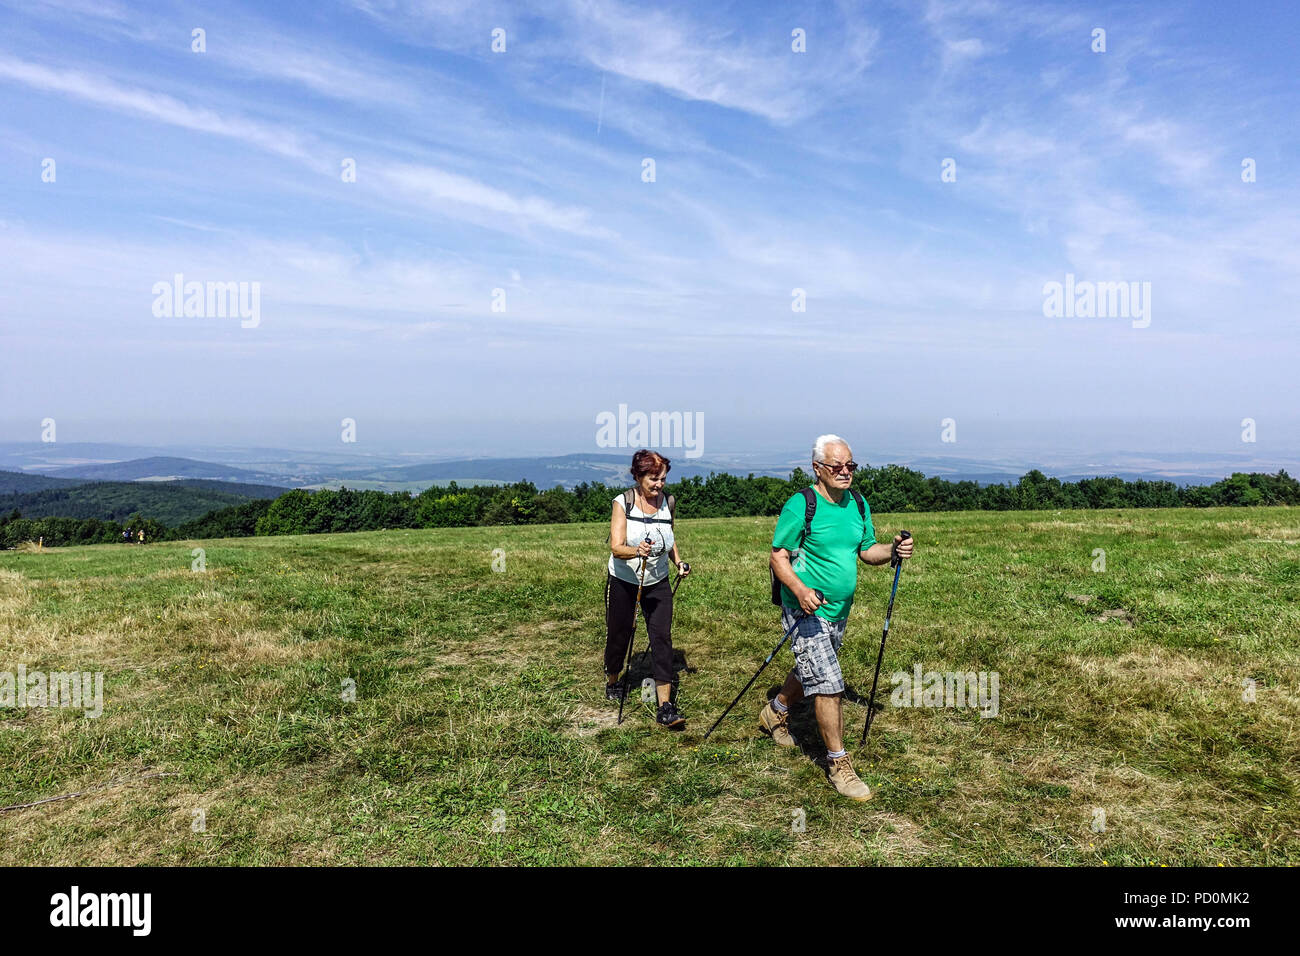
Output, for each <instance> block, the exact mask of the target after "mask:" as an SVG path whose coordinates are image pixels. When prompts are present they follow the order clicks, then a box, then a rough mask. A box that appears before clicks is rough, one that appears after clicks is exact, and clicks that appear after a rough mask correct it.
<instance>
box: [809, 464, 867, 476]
mask: <svg viewBox="0 0 1300 956" xmlns="http://www.w3.org/2000/svg"><path fill="white" fill-rule="evenodd" d="M816 464H818V465H821V466H822V467H823V468H829V469H830V470H831V471H833V472H834V473H835V474H837V475H838V474H839V473H840V472H841V471H847V472H848V473H849V474H850V475H851V474H853V473H854V472H855V471H857V470H858V463H857V462H856V461H850V462H846V463H845V464H843V465H828V464H826V462H824V461H819V462H816Z"/></svg>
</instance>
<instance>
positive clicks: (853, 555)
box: [758, 435, 912, 800]
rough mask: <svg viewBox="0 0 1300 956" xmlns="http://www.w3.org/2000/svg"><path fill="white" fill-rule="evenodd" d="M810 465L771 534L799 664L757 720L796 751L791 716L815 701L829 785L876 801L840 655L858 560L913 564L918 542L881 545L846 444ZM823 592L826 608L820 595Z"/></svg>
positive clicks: (823, 441) (830, 444) (834, 438)
mask: <svg viewBox="0 0 1300 956" xmlns="http://www.w3.org/2000/svg"><path fill="white" fill-rule="evenodd" d="M812 465H813V472H814V474H815V476H816V479H817V481H816V483H815V484H814V485H813V486H812V488H811V489H807V490H805V491H801V492H800V493H799V494H796V495H794V496H793V497H792V498H791V499H790V500H789V501H787V502H786V503H785V507H783V508H782V509H781V516H780V517H779V518H778V519H777V522H776V532H775V533H774V534H773V535H772V557H771V565H772V573H773V574H774V575H775V577H776V580H777V581H779V582H780V585H781V592H780V596H781V625H782V627H783V628H785V629H786V630H789V629H791V628H792V627H794V626H795V621H796V620H798V622H799V625H798V630H797V632H796V636H795V641H794V645H793V650H794V660H795V666H794V668H793V669H792V670H791V671H790V673H789V674H788V675H787V676H786V679H785V686H783V687H782V688H781V692H780V693H779V694H777V695H776V697H775V698H773V699H772V700H771V701H770V702H769V703H768V704H767V706H765V707H764V708H763V710H762V712H761V713H760V714H759V717H758V723H759V727H760V728H761V729H762V730H763V731H764V732H765V733H768V734H770V735H771V736H772V739H773V740H774V741H775V742H776V743H778V744H780V745H781V746H783V747H791V746H793V745H794V738H793V737H791V736H790V729H789V727H788V723H787V718H788V711H789V709H790V707H791V705H792V704H794V703H796V702H797V701H799V700H800V699H801V698H803V697H812V698H813V706H814V709H815V711H816V714H817V726H818V727H819V728H821V733H822V740H823V742H824V743H825V744H826V760H827V765H828V767H827V770H828V774H827V776H828V777H829V780H830V783H831V786H833V787H834V788H835V789H836V790H837V791H838V792H839V793H841V794H843V795H844V796H846V797H848V798H849V799H851V800H870V799H871V789H870V788H869V787H868V786H867V785H866V784H865V783H863V782H862V780H861V779H859V778H858V775H857V774H856V773H855V772H854V771H853V764H852V763H851V762H850V761H849V755H848V752H847V751H846V750H845V749H844V712H843V705H844V675H843V674H841V673H840V662H839V650H840V645H841V642H842V641H843V640H844V627H845V625H846V624H847V623H848V618H849V609H850V608H852V606H853V593H854V591H855V590H856V589H857V585H858V561H859V560H861V561H862V562H863V563H865V564H873V565H885V564H889V562H890V559H891V558H892V557H893V555H894V554H895V553H897V555H898V557H900V558H902V559H907V558H910V557H911V556H912V540H911V539H910V538H909V539H906V540H904V539H903V538H902V536H900V535H896V536H895V537H894V541H893V544H892V545H890V544H879V543H877V542H876V535H875V531H874V530H873V529H872V526H871V509H870V508H869V507H868V506H867V503H866V501H865V500H863V498H862V495H860V494H859V493H858V492H857V491H854V490H852V489H851V487H850V486H851V485H852V483H853V473H854V472H855V471H856V470H857V468H858V463H857V462H855V461H854V460H853V452H852V451H850V449H849V445H848V442H846V441H845V440H844V439H843V438H840V437H839V436H838V435H822V436H821V437H820V438H818V439H817V441H816V443H815V444H814V445H813V456H812ZM792 557H793V563H791V559H792ZM818 590H819V591H821V592H822V595H823V596H824V598H825V601H824V602H822V601H819V600H818V597H817V595H816V593H814V592H815V591H818Z"/></svg>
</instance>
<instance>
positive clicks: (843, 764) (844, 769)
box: [826, 754, 871, 800]
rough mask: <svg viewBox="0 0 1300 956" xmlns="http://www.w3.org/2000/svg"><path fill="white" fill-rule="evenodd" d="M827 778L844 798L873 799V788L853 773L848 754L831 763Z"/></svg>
mask: <svg viewBox="0 0 1300 956" xmlns="http://www.w3.org/2000/svg"><path fill="white" fill-rule="evenodd" d="M826 776H827V778H828V779H829V780H830V782H831V786H832V787H834V788H835V789H836V791H837V792H839V793H840V794H841V795H842V796H845V797H848V798H849V799H850V800H870V799H871V788H870V787H868V786H867V785H866V784H865V783H863V782H862V780H861V779H860V778H859V777H858V775H857V774H856V773H854V772H853V764H852V763H851V762H850V761H849V755H848V754H845V755H844V756H843V757H840V758H838V759H836V760H832V761H830V765H829V767H828V768H827V771H826Z"/></svg>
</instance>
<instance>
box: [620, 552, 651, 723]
mask: <svg viewBox="0 0 1300 956" xmlns="http://www.w3.org/2000/svg"><path fill="white" fill-rule="evenodd" d="M645 539H646V542H647V543H650V544H653V542H652V541H650V535H648V534H647V535H646V536H645ZM647 561H648V559H646V558H642V559H641V573H640V574H639V575H637V583H636V607H634V608H632V633H631V634H630V635H629V636H628V639H627V666H626V667H624V668H623V688H622V690H621V691H620V692H619V695H618V722H619V723H620V724H621V723H623V705H624V704H625V703H627V679H628V677H630V676H631V674H632V645H633V644H635V643H636V608H637V607H641V588H642V586H643V585H644V584H645V566H646V564H647ZM641 620H642V621H643V622H645V610H644V609H643V610H642V611H641ZM645 629H646V634H647V635H649V633H650V625H649V623H646V626H645Z"/></svg>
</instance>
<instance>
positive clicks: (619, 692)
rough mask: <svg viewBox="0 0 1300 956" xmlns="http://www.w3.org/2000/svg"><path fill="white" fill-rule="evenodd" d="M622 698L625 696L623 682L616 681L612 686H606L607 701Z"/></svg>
mask: <svg viewBox="0 0 1300 956" xmlns="http://www.w3.org/2000/svg"><path fill="white" fill-rule="evenodd" d="M622 696H623V682H622V681H621V680H616V681H614V683H612V684H606V685H605V699H606V700H618V699H619V698H620V697H622Z"/></svg>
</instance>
